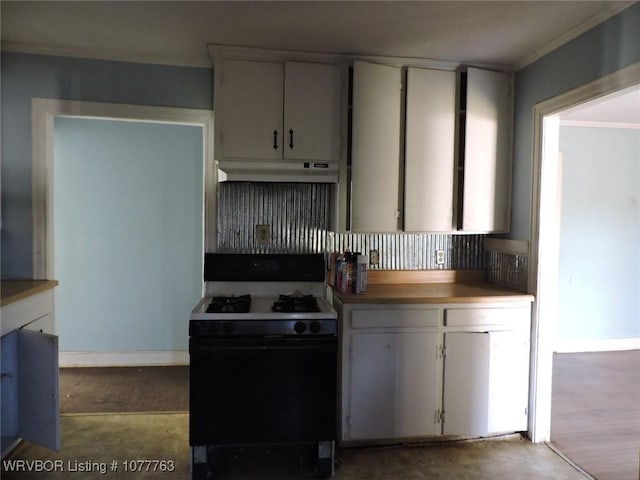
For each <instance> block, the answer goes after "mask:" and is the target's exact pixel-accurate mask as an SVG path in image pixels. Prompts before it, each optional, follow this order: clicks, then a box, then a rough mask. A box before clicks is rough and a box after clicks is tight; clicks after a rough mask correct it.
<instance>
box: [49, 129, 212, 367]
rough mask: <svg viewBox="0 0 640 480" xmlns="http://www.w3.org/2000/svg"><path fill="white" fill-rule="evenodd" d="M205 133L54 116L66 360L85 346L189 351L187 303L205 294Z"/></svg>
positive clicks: (59, 305)
mask: <svg viewBox="0 0 640 480" xmlns="http://www.w3.org/2000/svg"><path fill="white" fill-rule="evenodd" d="M201 139H202V132H201V127H197V126H191V125H175V124H168V123H148V122H130V121H122V120H105V119H88V118H73V117H57V118H55V120H54V162H53V192H52V193H53V218H54V219H55V221H54V231H53V245H54V248H53V253H54V258H53V260H54V275H55V278H56V280H58V281H59V282H60V285H59V287H58V288H57V289H56V291H55V296H56V301H55V317H56V331H57V333H58V335H59V337H60V352H61V358H62V360H63V364H64V363H65V362H66V363H68V362H69V361H73V359H76V360H75V361H78V359H79V358H87V357H88V356H89V353H90V352H101V355H102V357H105V356H106V354H107V352H111V354H112V356H113V357H114V361H117V362H118V363H121V362H123V361H124V360H125V359H124V358H121V359H120V360H118V358H117V357H118V356H121V355H119V353H118V352H122V353H124V352H139V351H173V350H186V348H187V344H186V338H187V335H186V332H187V328H188V325H187V321H188V315H187V312H189V311H190V309H191V308H193V306H194V305H195V304H196V303H197V302H198V301H199V300H200V298H201V296H202V259H203V257H204V255H203V253H204V252H203V245H202V238H203V235H202V229H203V222H202V219H203V214H202V205H203V201H202V199H203V193H202V186H203V180H202V171H203V169H202V140H201ZM125 332H126V334H123V333H125ZM80 354H82V355H80Z"/></svg>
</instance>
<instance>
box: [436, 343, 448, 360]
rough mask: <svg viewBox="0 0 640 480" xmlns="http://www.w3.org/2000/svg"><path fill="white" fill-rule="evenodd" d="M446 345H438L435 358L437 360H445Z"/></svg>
mask: <svg viewBox="0 0 640 480" xmlns="http://www.w3.org/2000/svg"><path fill="white" fill-rule="evenodd" d="M447 350H448V346H447V345H438V351H437V357H438V358H446V356H447Z"/></svg>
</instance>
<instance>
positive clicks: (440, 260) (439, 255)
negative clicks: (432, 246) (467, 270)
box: [436, 250, 444, 265]
mask: <svg viewBox="0 0 640 480" xmlns="http://www.w3.org/2000/svg"><path fill="white" fill-rule="evenodd" d="M436 265H444V250H436Z"/></svg>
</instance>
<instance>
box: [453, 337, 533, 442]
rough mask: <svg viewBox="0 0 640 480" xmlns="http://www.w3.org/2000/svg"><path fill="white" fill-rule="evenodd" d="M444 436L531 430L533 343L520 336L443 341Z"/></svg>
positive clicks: (459, 338) (462, 338)
mask: <svg viewBox="0 0 640 480" xmlns="http://www.w3.org/2000/svg"><path fill="white" fill-rule="evenodd" d="M444 337H445V338H444V345H445V353H444V355H445V358H444V393H443V405H444V409H443V410H444V413H443V424H442V433H443V434H445V435H478V436H483V435H488V434H490V433H497V432H508V431H522V430H526V429H527V405H528V391H529V388H528V387H529V343H528V339H527V338H524V336H523V334H520V333H518V332H509V331H501V332H455V333H446V334H445V336H444Z"/></svg>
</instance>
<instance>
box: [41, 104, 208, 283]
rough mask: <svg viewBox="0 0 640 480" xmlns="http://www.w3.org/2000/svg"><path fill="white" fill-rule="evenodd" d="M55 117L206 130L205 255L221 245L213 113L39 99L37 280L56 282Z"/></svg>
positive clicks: (204, 189) (204, 176)
mask: <svg viewBox="0 0 640 480" xmlns="http://www.w3.org/2000/svg"><path fill="white" fill-rule="evenodd" d="M55 117H75V118H93V119H106V120H120V121H131V122H148V123H165V124H174V125H175V124H177V125H192V126H198V127H202V152H203V159H202V162H203V191H204V209H203V229H204V239H203V240H204V249H205V251H213V250H214V249H215V241H216V236H215V235H216V234H215V232H216V226H215V211H216V210H215V207H216V205H215V198H216V195H215V193H216V188H215V186H216V183H217V178H216V169H215V165H214V158H213V138H214V137H213V111H212V110H202V109H190V108H173V107H157V106H143V105H127V104H117V103H98V102H82V101H76V100H57V99H46V98H33V99H32V100H31V135H32V136H31V147H32V160H31V179H32V184H31V190H32V212H33V219H32V222H33V278H34V279H41V280H45V279H49V278H54V276H55V272H54V267H53V265H54V263H53V251H54V248H53V247H54V243H53V231H54V230H53V222H54V218H53V208H52V206H53V188H52V185H53V173H52V172H53V147H54V119H55Z"/></svg>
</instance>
